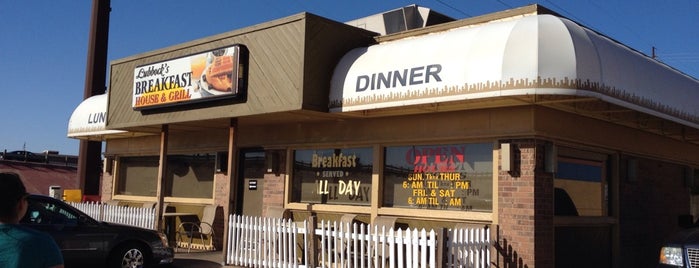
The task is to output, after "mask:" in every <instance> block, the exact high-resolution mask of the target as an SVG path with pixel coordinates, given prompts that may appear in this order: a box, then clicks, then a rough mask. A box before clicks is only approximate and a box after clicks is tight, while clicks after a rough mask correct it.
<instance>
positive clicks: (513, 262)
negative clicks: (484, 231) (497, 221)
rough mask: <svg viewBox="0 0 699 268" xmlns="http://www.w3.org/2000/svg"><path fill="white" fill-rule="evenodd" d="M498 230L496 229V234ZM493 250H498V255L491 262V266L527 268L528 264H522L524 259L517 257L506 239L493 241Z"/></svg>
mask: <svg viewBox="0 0 699 268" xmlns="http://www.w3.org/2000/svg"><path fill="white" fill-rule="evenodd" d="M499 234H500V231H499V230H498V236H499ZM495 250H496V251H497V252H498V257H497V258H496V261H495V262H493V263H492V265H493V267H499V268H528V267H529V266H528V265H526V264H524V260H522V258H520V257H519V255H518V254H517V251H516V250H514V249H513V248H512V246H511V245H509V244H508V243H507V239H503V240H502V243H500V239H498V241H497V242H495ZM500 260H502V263H500Z"/></svg>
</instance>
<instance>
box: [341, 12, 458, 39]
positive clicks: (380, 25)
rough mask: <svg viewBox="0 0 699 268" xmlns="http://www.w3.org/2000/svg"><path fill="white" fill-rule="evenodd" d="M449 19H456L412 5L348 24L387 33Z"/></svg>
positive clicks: (383, 33) (382, 33)
mask: <svg viewBox="0 0 699 268" xmlns="http://www.w3.org/2000/svg"><path fill="white" fill-rule="evenodd" d="M449 21H454V19H453V18H450V17H448V16H446V15H443V14H440V13H437V12H434V11H432V10H430V9H429V8H424V7H418V6H417V5H410V6H406V7H402V8H398V9H394V10H391V11H387V12H384V13H381V14H376V15H372V16H368V17H364V18H361V19H356V20H353V21H349V22H347V24H349V25H352V26H355V27H359V28H363V29H367V30H369V31H373V32H377V33H379V34H381V35H386V34H392V33H398V32H402V31H407V30H412V29H417V28H422V27H426V26H431V25H435V24H440V23H444V22H449Z"/></svg>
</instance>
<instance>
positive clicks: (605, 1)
mask: <svg viewBox="0 0 699 268" xmlns="http://www.w3.org/2000/svg"><path fill="white" fill-rule="evenodd" d="M531 3H533V2H531V1H519V0H479V1H466V0H460V1H450V0H439V1H419V0H413V1H402V0H401V1H398V0H395V1H368V0H351V1H330V0H325V1H322V0H285V1H273V0H256V1H233V0H230V1H225V0H210V1H209V0H204V1H183V0H160V1H156V0H141V1H133V0H112V1H111V6H112V11H111V15H110V30H109V54H108V58H109V59H108V60H109V61H112V60H115V59H120V58H124V57H128V56H132V55H136V54H140V53H143V52H147V51H151V50H155V49H159V48H163V47H168V46H171V45H176V44H179V43H183V42H187V41H191V40H194V39H198V38H203V37H206V36H210V35H214V34H219V33H223V32H227V31H231V30H235V29H240V28H244V27H247V26H252V25H255V24H259V23H262V22H266V21H270V20H274V19H278V18H283V17H286V16H290V15H294V14H297V13H299V12H304V11H305V12H310V13H314V14H316V15H320V16H323V17H326V18H329V19H333V20H336V21H341V22H344V21H349V20H353V19H357V18H361V17H365V16H368V15H373V14H376V13H381V12H383V11H387V10H391V9H395V8H398V7H402V6H406V5H410V4H417V5H419V6H423V7H428V8H431V9H433V10H435V11H437V12H440V13H443V14H445V15H448V16H451V17H453V18H456V19H462V18H467V17H472V16H478V15H482V14H487V13H491V12H496V11H500V10H505V9H510V8H515V7H520V6H524V5H528V4H531ZM538 3H539V4H541V5H543V6H545V7H548V8H550V9H552V10H554V11H556V12H558V13H559V14H561V15H563V16H565V17H568V18H570V19H572V20H574V21H576V22H578V23H580V24H582V25H584V26H586V27H588V28H591V29H593V30H596V31H598V32H600V33H602V34H604V35H607V36H609V37H611V38H613V39H615V40H617V41H619V42H621V43H623V44H625V45H627V46H629V47H631V48H633V49H636V50H638V51H640V52H642V53H645V54H647V55H650V54H651V53H652V48H653V47H655V48H656V55H657V58H658V59H659V60H660V61H662V62H665V63H666V64H668V65H670V66H672V67H674V68H676V69H678V70H680V71H682V72H685V73H686V74H688V75H690V76H693V77H699V1H698V0H672V1H651V0H635V1H633V0H576V1H563V0H545V1H540V2H538ZM91 8H92V1H89V0H78V1H73V0H62V1H61V0H23V1H15V0H0V81H1V82H0V92H2V96H1V97H0V127H2V131H0V150H5V149H6V150H8V151H12V150H21V149H23V148H26V149H27V150H29V151H34V152H41V151H44V150H57V151H59V152H60V153H62V154H77V152H78V141H77V140H74V139H69V138H67V137H66V132H67V127H68V120H69V118H70V115H71V113H72V112H73V110H74V109H75V107H77V105H78V104H80V102H81V101H82V98H83V89H84V86H85V64H86V61H87V39H88V30H89V26H90V12H91Z"/></svg>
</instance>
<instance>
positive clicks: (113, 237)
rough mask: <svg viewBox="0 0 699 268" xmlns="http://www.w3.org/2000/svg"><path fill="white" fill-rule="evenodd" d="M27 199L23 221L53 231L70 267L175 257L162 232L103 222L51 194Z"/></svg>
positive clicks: (163, 260)
mask: <svg viewBox="0 0 699 268" xmlns="http://www.w3.org/2000/svg"><path fill="white" fill-rule="evenodd" d="M27 201H28V202H29V206H28V209H27V214H26V215H25V216H24V218H23V219H22V221H21V223H22V224H25V225H27V226H29V227H31V228H34V229H37V230H40V231H44V232H47V233H49V234H50V235H51V236H52V237H53V238H54V239H55V240H56V243H57V244H58V246H59V247H60V248H61V251H62V253H63V258H64V261H65V266H66V267H153V266H156V265H159V264H169V263H172V261H173V259H174V250H173V249H172V248H171V247H170V246H169V245H168V242H167V238H166V237H165V235H164V234H163V233H161V232H157V231H154V230H148V229H143V228H138V227H133V226H127V225H120V224H113V223H106V222H100V221H97V220H95V219H93V218H91V217H90V216H88V215H87V214H85V213H83V212H82V211H80V210H78V209H76V208H74V207H72V206H70V205H68V204H66V203H64V202H63V201H61V200H58V199H54V198H51V197H48V196H41V195H30V196H29V197H27Z"/></svg>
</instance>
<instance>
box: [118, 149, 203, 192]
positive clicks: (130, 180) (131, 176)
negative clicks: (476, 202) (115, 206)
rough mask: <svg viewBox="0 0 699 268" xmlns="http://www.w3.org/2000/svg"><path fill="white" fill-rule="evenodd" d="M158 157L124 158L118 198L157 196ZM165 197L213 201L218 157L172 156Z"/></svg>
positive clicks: (196, 155)
mask: <svg viewBox="0 0 699 268" xmlns="http://www.w3.org/2000/svg"><path fill="white" fill-rule="evenodd" d="M158 159H159V157H158V156H140V157H121V158H120V160H119V169H118V174H117V187H116V194H117V195H134V196H156V191H157V185H158V161H159V160H158ZM167 159H168V164H167V170H168V172H167V174H166V176H165V180H166V183H165V184H164V185H166V186H168V188H165V189H163V190H164V194H165V196H169V197H183V198H213V187H214V170H215V163H216V155H215V154H195V155H170V156H168V158H167Z"/></svg>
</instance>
